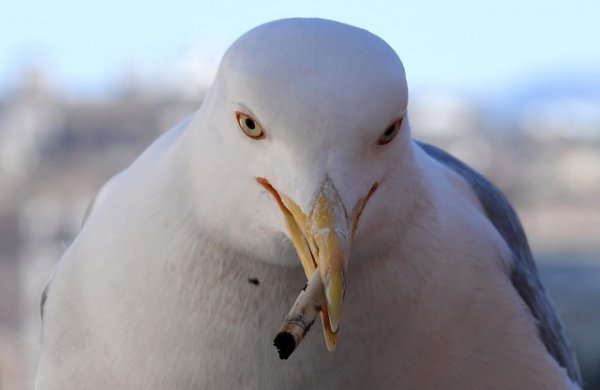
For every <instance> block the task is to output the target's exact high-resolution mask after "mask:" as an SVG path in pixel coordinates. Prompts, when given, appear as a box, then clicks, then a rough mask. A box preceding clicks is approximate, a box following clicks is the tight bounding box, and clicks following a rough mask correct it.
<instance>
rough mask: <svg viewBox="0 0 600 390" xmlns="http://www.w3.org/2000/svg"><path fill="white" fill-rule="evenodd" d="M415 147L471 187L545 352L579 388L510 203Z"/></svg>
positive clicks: (439, 156)
mask: <svg viewBox="0 0 600 390" xmlns="http://www.w3.org/2000/svg"><path fill="white" fill-rule="evenodd" d="M418 145H419V146H420V147H421V148H422V149H423V150H424V151H425V152H426V153H427V154H428V155H430V156H431V157H433V158H434V159H435V160H437V161H439V162H440V163H442V164H444V165H445V166H447V167H448V168H450V169H452V170H453V171H455V172H456V173H458V174H459V175H461V176H462V177H463V178H464V179H465V180H466V181H467V182H469V184H470V185H471V187H473V190H474V191H475V193H476V195H477V197H478V198H479V201H480V202H481V204H482V205H483V208H484V210H485V212H486V214H487V217H488V218H489V220H490V221H491V222H492V224H493V225H494V226H495V227H496V229H497V230H498V232H499V233H500V234H501V235H502V237H503V238H504V240H505V241H506V243H507V244H508V246H509V247H510V249H511V251H512V255H513V257H514V265H513V269H512V274H511V281H512V284H513V286H514V287H515V289H516V290H517V291H518V292H519V295H520V296H521V298H522V299H523V301H524V302H525V303H526V304H527V306H529V309H530V310H531V313H532V314H533V316H534V317H535V318H536V319H537V327H538V332H539V336H540V338H541V340H542V341H543V342H544V345H545V346H546V349H547V350H548V352H549V353H550V354H551V355H552V356H553V357H554V358H555V359H556V361H557V362H558V363H559V364H560V365H561V366H562V367H564V368H565V369H566V370H567V373H568V374H569V377H570V378H571V380H573V381H574V382H577V383H578V384H579V385H581V382H582V381H581V374H580V372H579V366H578V364H577V359H576V358H575V354H574V353H573V350H572V349H571V346H570V345H569V342H568V340H567V338H566V337H565V334H564V331H563V327H562V325H561V323H560V321H559V319H558V316H557V315H556V311H555V310H554V307H553V305H552V303H551V302H550V300H549V298H548V295H547V294H546V290H545V289H544V286H543V285H542V283H541V282H540V279H539V277H538V271H537V267H536V265H535V262H534V260H533V255H532V253H531V249H530V248H529V244H528V243H527V237H526V236H525V232H524V231H523V227H522V226H521V222H520V221H519V217H518V216H517V214H516V213H515V211H514V210H513V208H512V206H511V205H510V202H509V201H508V200H507V199H506V197H505V196H504V195H503V194H502V192H500V190H499V189H498V188H497V187H496V186H494V185H493V184H492V183H490V182H489V181H488V180H487V179H486V178H484V177H483V176H482V175H480V174H479V173H477V172H475V171H474V170H473V169H472V168H470V167H468V166H467V165H466V164H464V163H463V162H461V161H459V160H458V159H456V158H454V157H453V156H451V155H450V154H448V153H446V152H445V151H443V150H441V149H439V148H437V147H435V146H432V145H429V144H426V143H422V142H418Z"/></svg>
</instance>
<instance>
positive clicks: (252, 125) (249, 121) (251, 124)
mask: <svg viewBox="0 0 600 390" xmlns="http://www.w3.org/2000/svg"><path fill="white" fill-rule="evenodd" d="M245 123H246V127H248V128H249V129H250V130H254V129H255V128H256V124H255V123H254V121H253V120H252V119H250V118H246V120H245Z"/></svg>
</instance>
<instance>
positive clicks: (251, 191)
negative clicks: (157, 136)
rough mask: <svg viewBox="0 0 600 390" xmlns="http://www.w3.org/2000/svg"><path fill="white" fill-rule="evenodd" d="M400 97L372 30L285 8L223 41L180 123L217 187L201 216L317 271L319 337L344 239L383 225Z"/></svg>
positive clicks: (400, 160) (402, 157)
mask: <svg viewBox="0 0 600 390" xmlns="http://www.w3.org/2000/svg"><path fill="white" fill-rule="evenodd" d="M407 101H408V90H407V85H406V79H405V73H404V68H403V65H402V62H401V61H400V59H399V58H398V56H397V55H396V53H395V52H394V51H393V50H392V49H391V48H390V47H389V46H388V45H387V44H386V43H385V42H384V41H383V40H381V39H380V38H379V37H377V36H375V35H373V34H371V33H369V32H367V31H365V30H362V29H359V28H355V27H352V26H349V25H345V24H341V23H337V22H332V21H326V20H321V19H286V20H279V21H275V22H271V23H267V24H264V25H262V26H259V27H257V28H255V29H253V30H251V31H249V32H248V33H246V34H245V35H243V36H242V37H241V38H239V39H238V40H237V41H236V42H235V43H234V44H233V45H232V46H231V47H230V48H229V49H228V51H227V52H226V54H225V55H224V57H223V60H222V62H221V64H220V67H219V70H218V73H217V76H216V80H215V82H214V84H213V86H212V87H211V89H210V91H209V92H208V94H207V97H206V99H205V101H204V103H203V105H202V107H201V109H200V110H199V112H198V114H197V115H196V117H195V118H194V119H193V122H192V124H193V127H194V128H195V130H196V137H197V139H196V141H197V142H195V143H194V144H195V145H199V146H198V149H199V150H198V152H197V153H198V154H200V155H201V156H200V157H199V159H200V160H201V161H202V163H201V164H200V165H201V166H202V168H201V169H202V170H204V172H205V173H206V174H207V175H208V177H215V180H217V179H216V177H217V176H218V180H219V182H220V183H223V185H224V186H226V187H228V190H224V189H223V188H221V190H220V191H215V193H214V194H213V196H214V197H215V200H216V198H219V200H220V202H214V203H211V202H205V206H204V207H205V209H204V210H203V212H202V217H203V218H204V219H205V220H209V221H212V223H214V224H215V225H219V226H220V227H221V229H220V231H221V234H222V235H223V236H227V237H229V238H230V241H232V242H235V243H236V245H237V246H238V248H240V249H241V250H244V251H246V252H248V253H251V254H253V255H254V256H255V257H258V258H261V259H262V260H264V261H269V262H272V263H279V264H287V265H289V264H296V265H297V264H298V263H300V264H301V265H302V267H303V268H304V271H305V273H306V276H307V278H308V277H309V276H310V275H311V274H312V273H313V272H315V270H316V269H318V270H319V272H320V273H321V277H322V281H323V284H324V286H325V296H326V300H327V307H326V308H325V309H326V310H325V313H326V317H327V321H325V325H326V326H327V327H328V329H327V331H328V332H329V334H330V339H329V341H328V345H329V346H330V348H331V347H332V346H333V345H334V344H335V338H334V335H335V333H336V332H337V329H338V326H339V323H340V319H341V308H342V300H343V297H344V292H345V288H346V283H345V279H346V278H345V274H346V272H347V268H348V263H349V259H350V258H351V254H352V252H353V250H354V249H353V247H354V246H355V245H360V246H362V247H363V248H362V252H363V253H364V252H366V251H368V248H369V246H371V247H375V245H377V238H378V237H380V236H383V235H384V234H385V233H384V231H385V229H386V228H387V227H392V228H393V223H394V222H393V218H394V213H393V212H391V211H390V207H389V206H390V205H393V204H394V203H398V202H401V199H400V200H399V198H401V196H399V194H398V193H397V192H396V191H398V188H397V186H395V185H394V182H395V181H396V182H397V181H398V180H396V179H397V178H399V177H401V176H402V167H403V165H404V164H405V162H406V161H407V160H408V159H410V153H411V147H410V134H409V132H410V129H409V124H408V118H407V115H406V107H407ZM200 186H201V187H202V188H201V189H199V191H204V192H206V191H207V189H211V184H210V182H205V183H201V184H200ZM216 204H222V205H227V206H226V207H225V208H223V209H221V208H219V206H216ZM290 243H291V244H292V245H289V244H290ZM282 245H283V246H286V248H291V247H292V246H293V248H294V251H293V252H294V253H290V252H289V251H286V250H282V249H281V247H282ZM327 331H326V333H327Z"/></svg>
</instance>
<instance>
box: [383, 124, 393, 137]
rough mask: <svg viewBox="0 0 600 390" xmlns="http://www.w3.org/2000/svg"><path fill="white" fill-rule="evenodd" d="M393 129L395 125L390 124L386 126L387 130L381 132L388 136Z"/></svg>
mask: <svg viewBox="0 0 600 390" xmlns="http://www.w3.org/2000/svg"><path fill="white" fill-rule="evenodd" d="M395 129H396V125H391V126H390V127H388V128H387V130H386V131H385V133H383V135H385V136H386V137H388V136H390V135H392V133H393V132H394V130H395Z"/></svg>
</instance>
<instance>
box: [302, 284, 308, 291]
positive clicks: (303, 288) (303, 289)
mask: <svg viewBox="0 0 600 390" xmlns="http://www.w3.org/2000/svg"><path fill="white" fill-rule="evenodd" d="M307 286H308V283H305V284H304V287H302V291H306V287H307Z"/></svg>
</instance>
